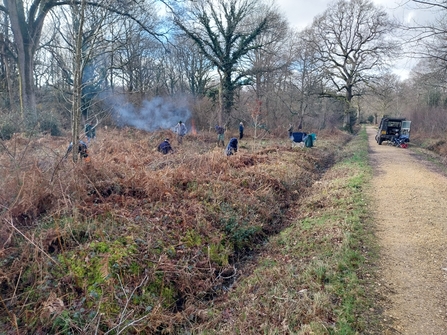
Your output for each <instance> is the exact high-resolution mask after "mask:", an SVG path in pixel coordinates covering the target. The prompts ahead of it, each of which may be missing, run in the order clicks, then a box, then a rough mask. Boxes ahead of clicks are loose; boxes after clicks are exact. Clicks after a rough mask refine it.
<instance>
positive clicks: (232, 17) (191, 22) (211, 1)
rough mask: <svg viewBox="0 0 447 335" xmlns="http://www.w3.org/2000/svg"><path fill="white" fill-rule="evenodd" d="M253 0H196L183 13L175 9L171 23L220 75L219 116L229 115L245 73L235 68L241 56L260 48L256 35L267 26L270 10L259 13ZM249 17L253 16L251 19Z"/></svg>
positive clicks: (268, 24)
mask: <svg viewBox="0 0 447 335" xmlns="http://www.w3.org/2000/svg"><path fill="white" fill-rule="evenodd" d="M260 4H261V3H260V2H259V1H256V0H198V1H195V2H193V3H192V4H191V5H190V7H189V8H188V11H187V12H186V14H187V16H186V20H185V18H184V16H182V17H181V16H180V15H181V14H185V13H179V12H177V11H176V12H175V13H174V14H175V23H176V24H177V25H178V27H180V29H181V30H182V31H183V32H184V33H185V34H186V35H187V36H188V37H189V38H191V39H192V40H193V41H194V42H195V43H196V44H197V46H198V47H199V49H200V51H201V52H202V53H203V55H205V56H206V57H207V58H208V59H209V60H210V61H211V62H212V64H213V65H214V67H215V68H216V69H217V71H218V73H219V75H220V89H221V92H220V98H221V106H220V115H219V122H220V123H222V115H223V114H224V115H225V116H226V117H229V116H230V114H231V109H232V107H233V103H234V92H235V90H236V89H237V87H239V86H240V84H241V79H243V78H244V77H245V76H246V73H245V72H243V71H240V69H238V65H239V66H240V65H241V64H240V62H241V60H242V59H243V57H244V56H246V55H247V53H248V52H250V51H251V50H255V49H258V48H261V47H262V44H259V43H257V40H256V39H257V37H258V36H259V35H261V34H263V33H265V32H266V31H267V30H269V29H270V28H271V26H270V20H271V15H270V14H271V11H270V10H268V9H266V8H265V7H264V8H263V9H264V15H261V16H259V15H257V14H259V10H260V9H261V8H262V7H260ZM253 17H257V18H258V19H257V20H256V21H253Z"/></svg>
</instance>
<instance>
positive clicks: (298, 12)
mask: <svg viewBox="0 0 447 335" xmlns="http://www.w3.org/2000/svg"><path fill="white" fill-rule="evenodd" d="M333 1H334V0H276V1H275V2H276V4H277V5H278V8H279V10H280V12H282V13H283V14H284V15H285V17H286V18H287V19H288V21H289V23H290V25H291V26H292V27H294V28H296V29H298V30H301V29H303V28H305V27H307V26H309V25H310V24H311V23H312V21H313V18H314V17H315V16H316V15H319V14H322V13H323V12H324V11H325V10H326V8H327V6H328V5H329V4H330V3H332V2H333ZM373 2H374V3H375V4H376V5H377V6H381V7H383V8H384V9H385V10H386V11H387V12H388V14H389V15H390V17H392V18H394V19H397V20H399V21H401V22H409V21H412V20H416V21H419V22H422V21H424V20H425V19H426V18H427V17H430V15H431V16H433V13H430V12H428V11H422V10H415V8H410V7H409V6H404V5H402V3H404V2H406V1H405V0H373ZM415 65H416V61H415V60H411V59H402V60H399V61H397V62H396V63H395V64H394V66H393V72H394V73H395V74H397V75H398V76H399V77H400V78H401V79H402V80H403V79H407V78H408V76H409V74H410V71H411V68H412V67H414V66H415Z"/></svg>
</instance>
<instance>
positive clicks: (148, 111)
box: [106, 96, 191, 131]
mask: <svg viewBox="0 0 447 335" xmlns="http://www.w3.org/2000/svg"><path fill="white" fill-rule="evenodd" d="M106 101H108V102H109V104H110V105H111V107H112V110H113V115H114V118H115V122H116V123H117V125H118V126H131V127H135V128H138V129H142V130H147V131H154V130H158V129H172V128H173V127H175V125H176V124H177V123H178V122H179V121H182V122H183V123H185V124H187V122H188V120H189V119H190V117H191V112H190V111H189V109H188V107H186V103H185V102H183V103H182V102H178V103H173V102H170V101H166V100H165V99H163V98H161V97H156V98H154V99H152V100H151V101H147V100H145V101H143V103H142V106H141V108H136V107H135V106H134V105H132V104H131V103H130V102H127V101H124V99H123V98H122V97H120V96H114V97H113V99H111V97H108V98H107V99H106Z"/></svg>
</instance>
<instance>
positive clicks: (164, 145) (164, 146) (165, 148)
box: [157, 138, 174, 155]
mask: <svg viewBox="0 0 447 335" xmlns="http://www.w3.org/2000/svg"><path fill="white" fill-rule="evenodd" d="M157 150H158V151H159V152H161V153H162V154H163V155H166V154H168V153H174V150H173V149H172V147H171V143H169V138H167V139H165V140H164V141H163V142H161V143H160V144H159V145H158V147H157Z"/></svg>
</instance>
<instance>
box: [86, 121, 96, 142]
mask: <svg viewBox="0 0 447 335" xmlns="http://www.w3.org/2000/svg"><path fill="white" fill-rule="evenodd" d="M85 136H86V137H87V143H90V140H93V139H94V138H96V129H95V127H94V126H93V121H90V122H89V123H87V124H86V125H85Z"/></svg>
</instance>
